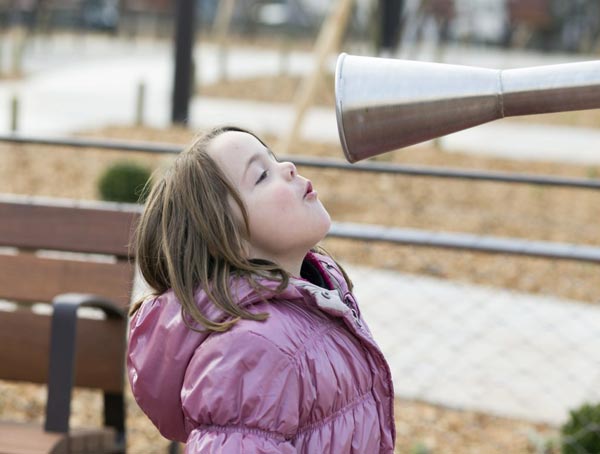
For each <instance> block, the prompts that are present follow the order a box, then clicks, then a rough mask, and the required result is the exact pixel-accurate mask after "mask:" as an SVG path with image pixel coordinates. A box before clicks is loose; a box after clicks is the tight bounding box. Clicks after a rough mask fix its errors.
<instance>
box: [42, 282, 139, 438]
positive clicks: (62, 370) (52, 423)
mask: <svg viewBox="0 0 600 454" xmlns="http://www.w3.org/2000/svg"><path fill="white" fill-rule="evenodd" d="M52 305H53V308H54V311H53V314H52V327H51V334H50V336H51V337H50V359H49V372H48V400H47V404H46V422H45V430H46V431H48V432H61V433H67V432H68V431H69V417H70V414H71V392H72V389H73V381H74V375H75V343H76V337H77V310H78V309H79V308H80V307H91V308H96V309H100V310H102V311H103V312H104V313H105V314H106V316H107V317H108V318H117V319H121V320H123V321H126V320H127V315H126V312H125V311H124V310H123V309H122V308H120V307H119V306H117V305H116V304H115V303H114V302H112V301H110V300H107V299H106V298H102V297H101V296H97V295H90V294H82V293H65V294H62V295H58V296H57V297H55V298H54V300H53V301H52ZM123 335H125V333H123ZM104 397H105V398H104V405H105V408H104V412H105V413H104V414H105V424H107V425H110V426H113V427H115V428H116V429H117V433H118V436H119V438H120V439H121V440H122V441H123V442H124V429H125V427H124V421H125V414H124V404H123V396H122V394H121V395H120V396H119V395H115V394H110V395H106V394H105V396H104ZM107 406H110V407H111V408H107Z"/></svg>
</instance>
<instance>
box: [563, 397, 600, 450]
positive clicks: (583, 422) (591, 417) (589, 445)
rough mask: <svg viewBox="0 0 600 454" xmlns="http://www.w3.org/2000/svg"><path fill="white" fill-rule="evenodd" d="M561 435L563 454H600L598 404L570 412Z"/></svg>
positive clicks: (599, 409) (583, 406) (599, 410)
mask: <svg viewBox="0 0 600 454" xmlns="http://www.w3.org/2000/svg"><path fill="white" fill-rule="evenodd" d="M561 435H562V452H563V454H583V453H587V454H595V453H600V403H599V404H596V405H590V404H584V405H582V406H581V407H579V408H578V409H576V410H571V412H570V417H569V420H568V421H567V422H566V423H565V424H564V426H562V428H561Z"/></svg>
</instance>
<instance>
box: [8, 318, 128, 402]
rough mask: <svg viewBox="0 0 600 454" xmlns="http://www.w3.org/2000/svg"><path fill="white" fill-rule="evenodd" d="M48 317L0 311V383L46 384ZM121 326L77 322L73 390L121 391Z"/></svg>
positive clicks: (84, 320)
mask: <svg viewBox="0 0 600 454" xmlns="http://www.w3.org/2000/svg"><path fill="white" fill-rule="evenodd" d="M50 322H51V320H50V317H49V316H48V315H40V314H35V313H33V312H31V311H26V310H17V311H13V312H8V311H0V358H2V365H1V366H0V372H1V374H0V375H1V377H2V379H5V380H19V381H28V382H32V383H46V382H47V378H48V345H49V344H48V339H49V338H50ZM124 333H125V329H124V322H122V321H118V320H91V319H80V320H79V322H78V329H77V349H76V352H77V353H76V362H75V363H76V372H75V386H83V387H89V388H98V389H102V390H104V391H109V392H119V391H121V390H122V389H123V373H124V371H123V369H122V367H114V365H115V364H122V363H123V351H124V350H123V349H124V348H125V334H124Z"/></svg>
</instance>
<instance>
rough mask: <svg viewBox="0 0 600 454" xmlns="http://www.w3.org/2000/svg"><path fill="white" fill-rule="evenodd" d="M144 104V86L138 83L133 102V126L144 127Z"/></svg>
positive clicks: (142, 83)
mask: <svg viewBox="0 0 600 454" xmlns="http://www.w3.org/2000/svg"><path fill="white" fill-rule="evenodd" d="M145 104H146V84H145V83H144V82H140V83H139V84H138V87H137V95H136V100H135V125H136V126H143V125H144V106H145Z"/></svg>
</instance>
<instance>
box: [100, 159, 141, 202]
mask: <svg viewBox="0 0 600 454" xmlns="http://www.w3.org/2000/svg"><path fill="white" fill-rule="evenodd" d="M149 179H150V170H148V169H147V168H146V167H144V166H141V165H139V164H136V163H133V162H118V163H115V164H113V165H111V166H109V167H108V168H107V169H106V170H105V171H104V173H103V174H102V175H101V177H100V179H99V180H98V192H99V193H100V198H101V199H102V200H108V201H111V202H126V203H138V202H139V203H143V202H144V199H145V195H146V194H144V193H143V190H144V187H145V186H146V183H147V182H148V180H149Z"/></svg>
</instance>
